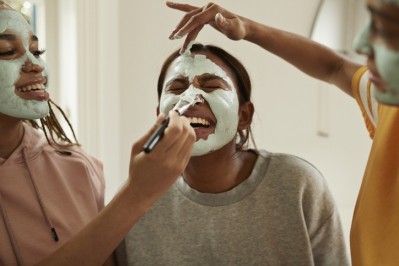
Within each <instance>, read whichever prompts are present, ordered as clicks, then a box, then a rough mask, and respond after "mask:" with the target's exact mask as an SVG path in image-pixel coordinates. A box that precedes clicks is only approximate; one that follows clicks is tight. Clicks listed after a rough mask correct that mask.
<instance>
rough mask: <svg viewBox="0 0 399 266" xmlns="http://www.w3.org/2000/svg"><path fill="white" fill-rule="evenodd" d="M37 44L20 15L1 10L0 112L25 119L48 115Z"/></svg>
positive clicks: (46, 94) (12, 11)
mask: <svg viewBox="0 0 399 266" xmlns="http://www.w3.org/2000/svg"><path fill="white" fill-rule="evenodd" d="M38 45H39V44H38V39H37V37H36V36H35V35H33V34H32V32H31V27H30V25H29V24H28V22H27V21H26V20H25V18H24V17H23V16H22V15H21V14H20V13H19V12H17V11H15V10H9V9H0V113H3V114H6V115H8V116H12V117H16V118H22V119H37V118H42V117H44V116H46V115H47V114H48V112H49V110H48V104H47V100H48V93H47V92H46V88H45V84H46V77H45V75H44V73H43V72H45V64H44V62H43V61H42V60H41V59H40V54H41V53H42V51H40V50H39V49H38Z"/></svg>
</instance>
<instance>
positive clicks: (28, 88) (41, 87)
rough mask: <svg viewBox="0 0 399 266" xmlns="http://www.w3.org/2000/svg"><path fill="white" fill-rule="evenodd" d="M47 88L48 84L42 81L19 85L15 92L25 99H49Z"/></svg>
mask: <svg viewBox="0 0 399 266" xmlns="http://www.w3.org/2000/svg"><path fill="white" fill-rule="evenodd" d="M45 89H46V85H45V84H44V83H43V82H41V83H35V84H29V85H23V86H20V87H17V88H16V89H15V94H16V95H17V96H18V97H20V98H22V99H24V100H36V101H47V100H48V98H49V94H48V93H47V92H46V90H45Z"/></svg>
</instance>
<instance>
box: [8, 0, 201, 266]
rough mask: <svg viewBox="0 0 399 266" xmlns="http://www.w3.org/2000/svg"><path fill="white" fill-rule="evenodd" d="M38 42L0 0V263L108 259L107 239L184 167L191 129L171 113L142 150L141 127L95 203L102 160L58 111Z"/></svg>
mask: <svg viewBox="0 0 399 266" xmlns="http://www.w3.org/2000/svg"><path fill="white" fill-rule="evenodd" d="M39 47H40V46H39V40H38V38H37V36H36V35H34V33H33V32H32V28H31V26H30V25H29V23H28V22H27V21H26V19H25V18H24V17H23V16H22V15H21V14H20V13H19V12H17V11H16V10H14V9H12V8H11V7H10V6H8V5H7V4H6V3H5V2H4V1H0V265H7V266H14V265H37V266H39V265H58V266H60V265H85V266H88V265H95V266H97V265H103V263H105V262H106V263H107V264H106V265H113V256H112V252H113V250H114V249H115V247H116V246H117V245H118V243H119V242H120V241H121V240H122V238H123V237H124V235H125V234H126V233H127V232H128V230H129V229H130V227H132V226H133V224H135V223H136V222H137V220H138V219H139V218H140V217H141V216H142V215H143V214H144V213H145V212H146V211H147V210H148V209H149V207H150V206H151V205H152V204H153V203H154V202H155V201H156V200H157V199H158V198H159V197H160V196H161V195H162V193H163V192H164V191H165V190H166V189H167V188H169V186H170V185H171V184H172V183H173V182H174V181H175V180H176V178H177V177H178V175H179V174H180V173H181V171H182V170H183V169H184V168H185V166H186V164H187V162H188V159H189V157H190V155H191V150H192V146H193V143H194V141H195V133H194V130H193V129H192V128H191V126H190V124H189V122H188V121H187V120H186V119H185V118H182V117H179V116H178V115H177V114H176V113H175V112H172V113H171V114H170V120H169V126H168V128H167V130H166V131H165V133H164V135H163V138H162V140H161V141H160V142H159V144H158V146H157V147H156V148H155V149H154V151H153V152H152V153H151V154H145V153H144V151H143V145H144V143H145V141H146V140H147V139H148V138H149V136H150V134H151V133H152V131H155V129H156V127H154V128H153V130H150V131H149V132H148V133H147V134H146V135H145V136H144V137H143V138H142V139H141V140H139V141H137V142H136V143H135V144H134V145H133V147H132V153H131V158H130V159H131V160H130V169H129V178H128V179H127V180H126V183H125V184H124V185H123V187H122V188H121V189H120V191H119V193H118V194H117V195H116V196H115V197H114V198H113V199H112V201H111V202H110V203H109V204H108V205H107V206H104V189H105V182H104V175H103V171H102V164H101V162H100V161H98V160H97V159H95V158H93V157H92V156H90V155H89V154H87V153H86V152H85V151H84V150H83V149H82V148H81V147H80V145H79V144H78V143H77V141H76V138H75V139H72V140H70V139H69V138H68V136H67V134H65V132H64V130H63V128H62V126H61V123H60V122H59V121H58V120H57V116H56V115H55V114H54V112H53V109H54V110H56V108H53V107H54V106H55V107H57V108H58V106H56V105H54V103H53V102H52V101H51V100H50V98H49V97H50V95H49V93H48V82H47V80H48V75H47V67H46V64H45V62H44V61H43V60H42V59H41V54H42V53H43V52H44V51H43V50H41V49H39ZM59 110H61V109H59ZM61 113H63V112H62V111H61ZM158 120H159V121H158V124H159V123H160V122H161V121H162V116H161V117H160V118H159V119H158ZM70 129H71V130H72V127H70ZM72 132H73V130H72ZM165 154H167V155H168V156H165ZM154 184H156V186H154Z"/></svg>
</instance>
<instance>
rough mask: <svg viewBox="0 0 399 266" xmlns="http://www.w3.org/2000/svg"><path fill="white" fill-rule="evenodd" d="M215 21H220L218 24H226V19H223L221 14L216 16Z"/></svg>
mask: <svg viewBox="0 0 399 266" xmlns="http://www.w3.org/2000/svg"><path fill="white" fill-rule="evenodd" d="M215 20H216V21H218V22H220V23H222V24H223V23H225V22H226V19H225V17H223V16H222V14H220V13H217V14H216V16H215Z"/></svg>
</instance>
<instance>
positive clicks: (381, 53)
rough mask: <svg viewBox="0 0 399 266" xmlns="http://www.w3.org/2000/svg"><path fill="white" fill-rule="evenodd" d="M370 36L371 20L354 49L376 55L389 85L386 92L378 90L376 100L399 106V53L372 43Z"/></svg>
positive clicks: (382, 76)
mask: <svg viewBox="0 0 399 266" xmlns="http://www.w3.org/2000/svg"><path fill="white" fill-rule="evenodd" d="M398 2H399V0H398ZM370 34H371V21H370V19H369V21H368V23H367V25H366V27H365V28H364V29H363V30H362V31H361V32H360V33H359V34H358V36H357V37H356V39H355V41H354V48H355V49H356V51H358V52H360V53H362V54H365V55H369V56H370V55H371V54H372V53H374V55H373V56H374V58H375V63H376V67H377V71H378V73H379V75H380V76H381V78H382V79H383V80H384V82H385V83H386V84H387V88H386V90H385V91H381V90H376V92H375V97H376V99H377V100H378V101H379V102H381V103H384V104H389V105H399V51H395V50H393V49H391V48H388V47H387V46H386V45H384V44H381V43H374V42H371V41H370Z"/></svg>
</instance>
